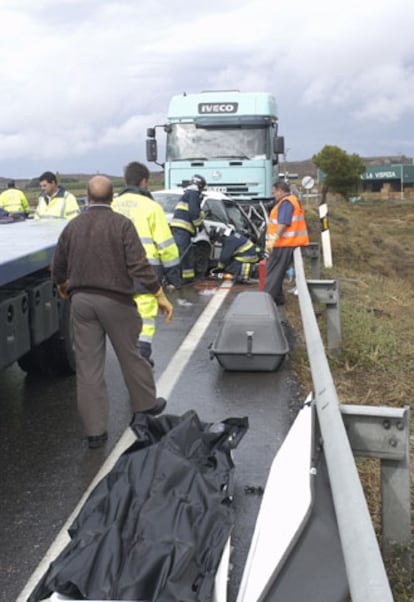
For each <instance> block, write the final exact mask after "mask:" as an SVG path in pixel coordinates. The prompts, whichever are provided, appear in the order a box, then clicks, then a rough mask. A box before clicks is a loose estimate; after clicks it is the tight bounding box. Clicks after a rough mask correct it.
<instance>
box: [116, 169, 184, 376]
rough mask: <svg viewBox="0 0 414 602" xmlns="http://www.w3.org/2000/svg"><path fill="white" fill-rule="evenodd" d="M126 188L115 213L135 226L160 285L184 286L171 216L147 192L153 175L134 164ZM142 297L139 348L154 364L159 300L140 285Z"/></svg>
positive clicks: (138, 298) (139, 298)
mask: <svg viewBox="0 0 414 602" xmlns="http://www.w3.org/2000/svg"><path fill="white" fill-rule="evenodd" d="M124 177H125V183H126V187H125V188H124V189H123V190H121V192H120V193H119V194H118V196H117V197H115V198H114V200H113V202H112V209H113V210H114V211H117V212H118V213H122V215H125V216H126V217H128V218H129V219H130V220H132V222H133V223H134V226H135V228H136V230H137V232H138V236H139V237H140V239H141V242H142V245H143V247H144V249H145V252H146V255H147V259H148V261H149V263H150V264H151V265H152V267H153V268H154V270H155V273H156V274H157V276H158V279H159V280H160V282H163V281H164V280H165V281H166V283H167V285H168V286H169V287H174V288H178V287H179V286H180V271H179V263H180V260H179V253H178V248H177V245H176V244H175V241H174V237H173V235H172V232H171V229H170V226H169V225H168V220H167V216H166V215H165V213H164V209H163V208H162V207H161V205H159V204H158V203H157V202H156V201H154V199H153V198H152V196H151V193H150V192H149V191H148V190H147V186H148V180H149V177H150V173H149V170H148V168H147V167H146V166H145V165H143V164H142V163H138V161H132V162H131V163H129V164H128V165H127V166H126V168H125V173H124ZM136 290H137V291H138V294H136V295H135V296H134V301H135V303H136V304H137V308H138V312H139V313H140V314H141V317H142V320H143V326H142V330H141V333H140V335H139V346H140V351H141V355H143V356H144V357H145V358H146V359H148V361H149V362H150V363H151V364H152V363H153V362H152V359H151V354H152V340H153V337H154V334H155V329H156V323H155V322H156V317H157V314H158V303H157V299H156V298H155V297H154V295H153V294H151V293H150V292H149V291H148V290H147V288H146V287H145V286H144V285H142V284H141V285H140V284H138V286H137V289H136Z"/></svg>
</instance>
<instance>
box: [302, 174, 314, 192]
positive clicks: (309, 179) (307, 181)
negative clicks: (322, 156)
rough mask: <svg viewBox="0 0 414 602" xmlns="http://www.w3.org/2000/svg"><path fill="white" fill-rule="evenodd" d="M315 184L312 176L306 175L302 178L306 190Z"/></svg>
mask: <svg viewBox="0 0 414 602" xmlns="http://www.w3.org/2000/svg"><path fill="white" fill-rule="evenodd" d="M314 185H315V180H314V179H313V178H312V176H305V177H304V178H302V186H303V188H305V189H306V190H310V189H311V188H313V187H314Z"/></svg>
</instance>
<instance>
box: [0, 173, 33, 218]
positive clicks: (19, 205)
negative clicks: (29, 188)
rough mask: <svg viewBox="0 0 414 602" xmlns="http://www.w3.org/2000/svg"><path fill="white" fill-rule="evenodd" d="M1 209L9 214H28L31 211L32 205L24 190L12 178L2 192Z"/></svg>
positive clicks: (0, 195)
mask: <svg viewBox="0 0 414 602" xmlns="http://www.w3.org/2000/svg"><path fill="white" fill-rule="evenodd" d="M0 209H3V210H4V211H6V212H7V213H9V214H13V213H21V214H24V215H25V216H27V215H28V214H29V213H30V205H29V202H28V200H27V198H26V195H25V194H24V192H23V191H22V190H19V189H18V188H16V182H15V181H14V180H10V181H9V182H8V183H7V189H6V190H4V191H3V192H2V193H1V194H0Z"/></svg>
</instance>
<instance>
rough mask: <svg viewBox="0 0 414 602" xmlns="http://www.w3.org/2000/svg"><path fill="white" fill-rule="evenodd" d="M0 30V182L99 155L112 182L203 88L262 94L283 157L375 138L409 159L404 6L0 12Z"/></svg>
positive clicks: (249, 1) (258, 4)
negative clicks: (15, 167) (268, 95)
mask: <svg viewBox="0 0 414 602" xmlns="http://www.w3.org/2000/svg"><path fill="white" fill-rule="evenodd" d="M0 19H1V22H2V35H1V36H0V81H1V82H2V93H1V95H0V169H1V164H2V163H3V165H5V166H10V165H12V161H15V162H18V163H19V165H20V169H24V166H27V169H29V168H30V164H31V162H35V163H36V165H37V164H38V162H39V161H46V162H47V161H48V160H51V159H53V160H55V159H58V160H60V161H62V163H64V164H65V165H73V166H74V168H78V169H79V167H82V166H85V169H87V166H88V165H89V164H90V162H91V160H92V159H91V157H92V154H93V153H94V152H96V156H99V158H100V160H102V157H104V153H105V152H106V153H107V157H111V160H115V163H114V171H118V172H120V170H121V166H122V165H124V164H125V163H126V162H127V161H128V160H130V158H131V157H130V156H129V157H127V156H126V153H131V151H132V152H136V153H137V156H136V158H138V159H141V160H143V159H145V157H144V152H145V151H144V149H145V131H146V128H147V127H151V126H152V125H154V124H155V123H162V122H163V121H164V120H165V116H166V112H167V107H168V102H169V99H170V97H171V96H172V95H173V94H177V93H181V92H183V91H187V92H195V91H200V90H205V89H240V90H242V91H254V90H263V91H270V92H273V93H274V94H275V96H276V99H277V101H278V105H279V111H280V128H281V129H282V130H283V133H284V134H285V136H286V139H287V142H288V146H289V147H290V148H291V151H290V153H291V155H292V157H291V158H297V159H304V158H308V157H309V156H311V155H312V154H313V153H314V152H318V151H319V150H320V148H321V145H322V146H323V144H324V141H326V142H325V143H330V144H337V145H338V146H341V147H342V148H346V149H349V150H350V151H352V152H359V151H358V150H357V149H363V150H364V151H366V152H367V153H368V154H380V153H377V152H376V150H377V140H375V138H374V135H375V134H374V133H375V131H377V130H378V128H381V133H382V135H383V137H382V138H381V140H382V144H383V145H384V153H385V154H387V153H394V152H395V146H396V145H398V146H399V147H400V148H401V149H403V150H404V152H406V151H408V152H411V154H412V144H413V135H412V133H411V132H410V130H409V128H407V127H406V124H407V122H408V121H409V120H410V119H412V118H413V112H414V94H413V92H414V75H413V69H414V64H413V59H414V41H413V36H412V33H411V27H412V25H411V24H412V22H413V19H414V4H413V3H412V1H411V0H396V1H395V2H394V3H390V2H389V1H388V0H376V1H374V0H366V1H365V2H364V3H362V2H360V1H358V2H357V1H356V0H350V1H349V2H347V3H346V5H338V4H337V3H333V2H328V0H314V2H312V3H303V2H302V1H301V0H291V2H289V3H284V2H283V3H282V2H280V1H277V0H238V1H235V0H222V1H220V2H219V1H217V0H210V2H208V3H193V5H191V8H190V9H189V6H188V3H187V1H185V2H184V1H182V0H171V1H170V2H169V3H167V2H165V1H164V2H162V1H161V0H158V1H154V2H151V3H147V4H145V5H142V3H138V2H135V1H134V0H119V1H118V0H117V1H115V0H89V1H88V2H84V0H82V1H80V0H79V1H78V0H63V1H61V2H59V3H56V2H53V1H52V0H37V2H36V3H33V2H31V0H30V2H29V1H28V0H3V2H2V3H1V5H0ZM387 145H388V150H386V147H387ZM98 148H99V150H98ZM123 148H124V150H123ZM293 155H295V156H293ZM114 157H115V159H114Z"/></svg>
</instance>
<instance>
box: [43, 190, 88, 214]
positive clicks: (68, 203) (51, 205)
mask: <svg viewBox="0 0 414 602" xmlns="http://www.w3.org/2000/svg"><path fill="white" fill-rule="evenodd" d="M79 214H80V209H79V205H78V201H77V200H76V197H75V196H74V195H73V194H72V193H71V192H68V191H67V190H65V189H64V188H62V187H60V186H59V188H58V191H57V193H56V194H55V195H54V196H53V197H52V198H51V199H48V197H46V196H44V195H40V197H39V202H38V204H37V207H36V211H35V219H67V220H70V219H72V218H74V217H76V216H77V215H79Z"/></svg>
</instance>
